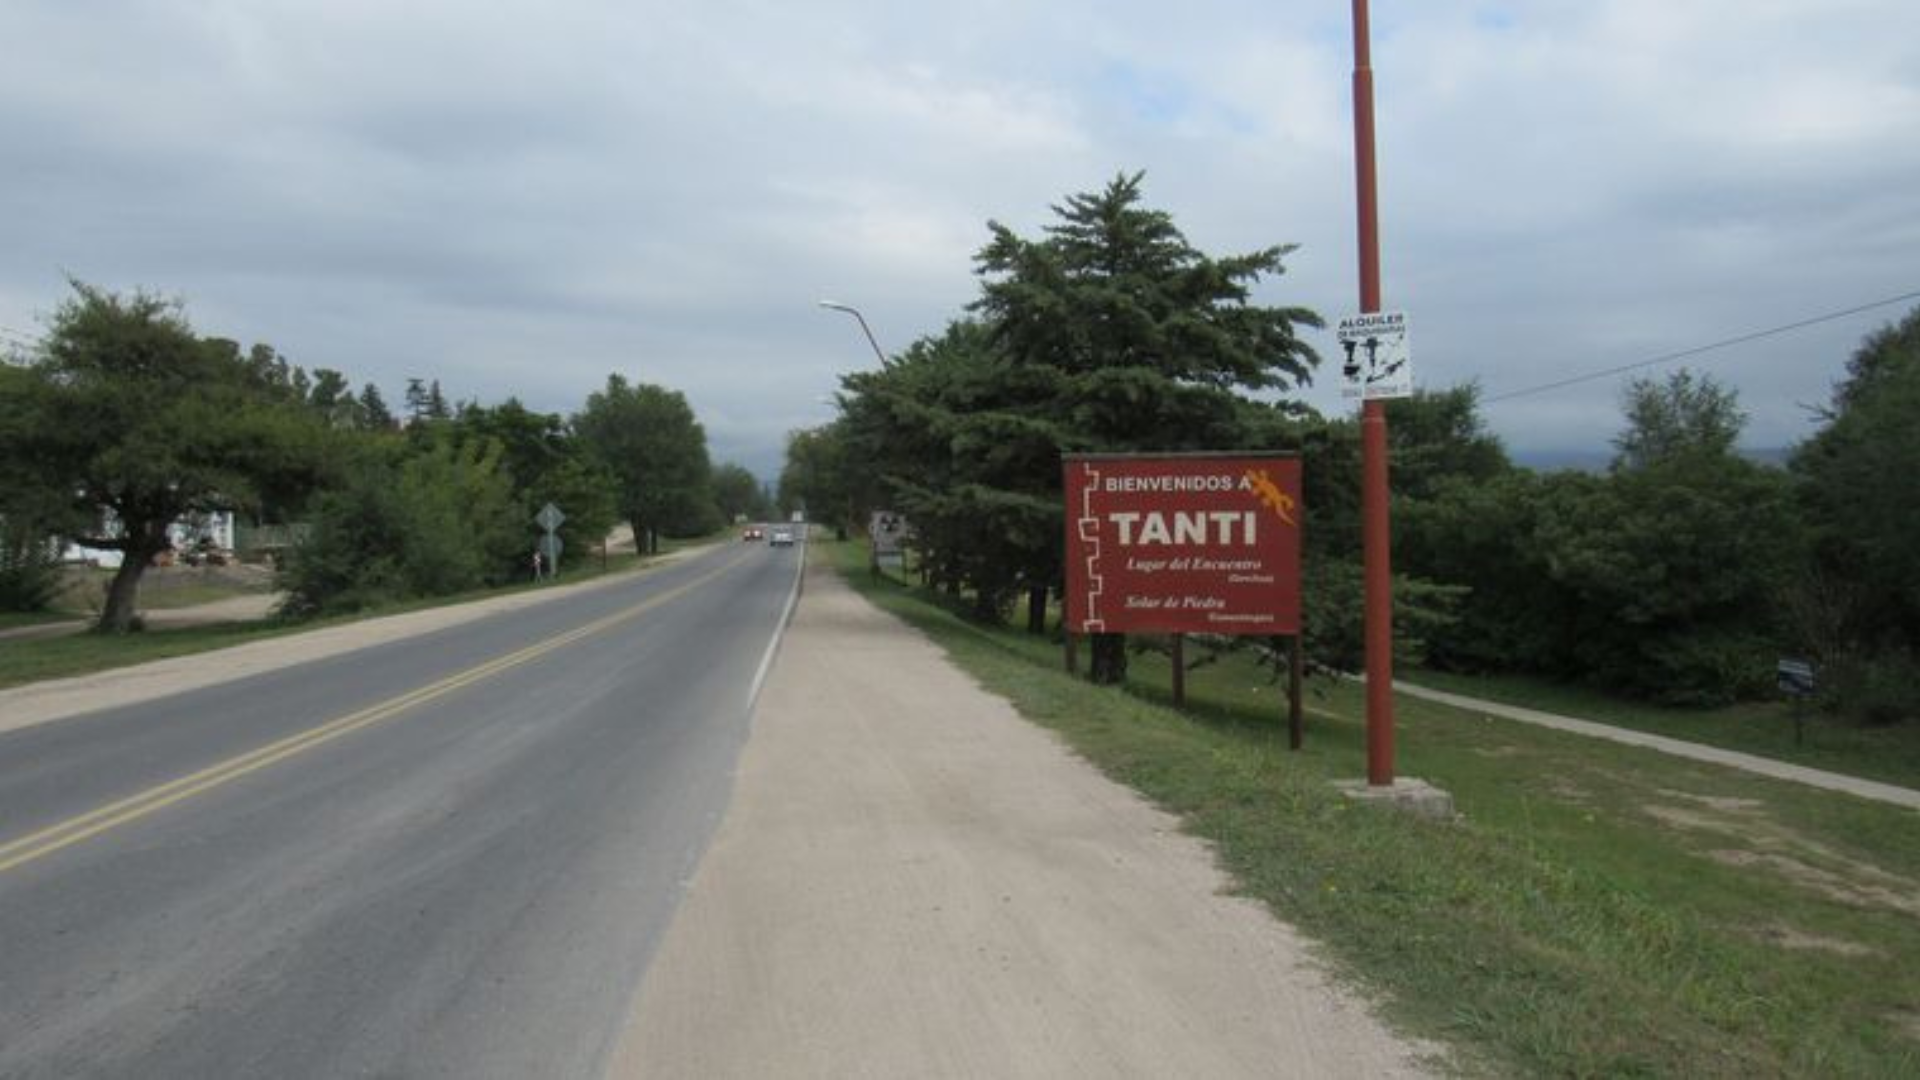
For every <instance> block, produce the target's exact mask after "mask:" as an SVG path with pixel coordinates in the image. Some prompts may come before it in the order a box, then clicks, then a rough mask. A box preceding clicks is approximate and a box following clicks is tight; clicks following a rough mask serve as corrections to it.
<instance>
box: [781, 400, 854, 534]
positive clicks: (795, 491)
mask: <svg viewBox="0 0 1920 1080" xmlns="http://www.w3.org/2000/svg"><path fill="white" fill-rule="evenodd" d="M852 438H853V433H852V430H851V427H850V425H849V422H848V420H847V419H846V418H845V417H842V418H841V419H839V420H836V421H834V422H833V423H831V424H824V425H822V426H820V427H817V428H809V429H805V430H801V431H792V432H788V433H787V456H786V464H785V465H783V466H782V467H781V469H780V482H779V489H778V491H777V493H776V501H777V502H778V503H779V508H780V510H781V511H782V512H787V513H790V512H793V511H796V510H804V511H805V512H806V514H807V516H808V517H809V518H811V519H813V520H815V521H819V522H822V523H831V524H832V525H833V526H834V527H835V529H836V530H837V531H838V532H839V534H840V537H841V539H845V538H846V536H847V530H848V529H849V528H858V527H859V519H860V518H861V517H862V515H863V513H864V512H865V511H867V510H870V509H873V508H874V507H875V506H876V505H877V503H876V501H875V496H874V495H873V494H872V486H873V480H872V476H871V470H870V469H868V468H866V467H865V466H866V465H867V464H869V462H866V461H862V460H860V459H858V458H856V456H855V452H854V450H853V447H852Z"/></svg>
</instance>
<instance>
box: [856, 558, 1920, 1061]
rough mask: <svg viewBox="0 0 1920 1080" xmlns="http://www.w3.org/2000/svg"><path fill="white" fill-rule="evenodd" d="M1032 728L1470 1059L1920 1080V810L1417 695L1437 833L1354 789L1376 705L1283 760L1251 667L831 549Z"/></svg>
mask: <svg viewBox="0 0 1920 1080" xmlns="http://www.w3.org/2000/svg"><path fill="white" fill-rule="evenodd" d="M818 548H819V549H821V550H820V552H819V553H820V554H824V555H826V556H828V557H829V558H831V559H833V560H834V561H835V562H836V564H837V565H838V566H839V567H840V569H841V570H842V572H843V573H844V574H845V575H846V577H847V579H848V580H849V581H850V582H851V583H852V584H853V586H854V587H855V588H857V589H859V590H861V591H862V592H863V593H865V594H866V595H867V596H868V597H869V598H870V599H872V600H873V601H874V602H875V603H877V604H879V605H880V606H881V607H883V608H885V609H886V610H889V611H892V612H894V613H895V614H897V615H899V616H901V617H902V618H904V619H905V620H907V621H908V622H910V623H911V624H912V625H914V626H916V627H918V628H920V629H921V630H922V631H924V632H925V633H927V634H928V636H929V637H931V638H932V639H933V640H934V641H935V642H937V643H938V644H939V645H941V646H942V647H943V648H944V649H945V650H946V651H947V653H948V654H949V655H950V656H951V657H952V658H953V660H954V661H955V662H956V663H958V664H959V665H960V666H961V667H963V668H964V669H965V670H967V671H969V672H970V673H972V675H973V676H974V677H975V678H977V679H979V680H980V681H981V683H982V684H983V685H985V686H986V687H987V688H988V689H989V690H991V691H993V692H994V693H997V694H1000V695H1002V696H1004V697H1006V698H1008V699H1009V700H1011V701H1012V702H1013V703H1014V705H1015V706H1016V707H1017V708H1018V709H1019V710H1020V711H1021V712H1022V713H1023V714H1024V715H1026V716H1028V717H1029V718H1031V719H1032V720H1034V721H1036V722H1037V723H1040V724H1042V725H1044V726H1046V727H1048V728H1051V729H1053V730H1054V731H1056V732H1058V733H1059V734H1060V735H1061V737H1062V738H1064V739H1065V740H1066V741H1067V742H1068V743H1069V744H1070V745H1071V746H1072V747H1073V748H1074V749H1075V750H1076V751H1078V752H1079V753H1080V754H1082V755H1083V756H1085V757H1086V758H1087V759H1088V760H1089V761H1091V762H1093V763H1094V764H1095V765H1096V766H1098V767H1099V768H1101V769H1103V770H1104V771H1106V772H1107V773H1108V774H1109V775H1111V776H1113V777H1115V778H1116V779H1118V780H1120V781H1122V782H1124V783H1127V784H1129V785H1131V786H1133V787H1135V788H1137V789H1139V790H1140V791H1141V792H1143V793H1144V794H1146V795H1147V796H1148V797H1150V798H1152V799H1153V800H1155V801H1156V802H1158V803H1159V804H1160V805H1162V806H1164V807H1166V808H1167V809H1169V810H1170V811H1172V812H1174V813H1176V814H1178V815H1180V816H1181V818H1182V819H1183V821H1184V822H1185V825H1186V827H1187V828H1188V830H1190V831H1191V832H1193V833H1194V834H1195V835H1197V836H1200V837H1202V838H1205V839H1206V840H1208V841H1210V842H1211V843H1212V844H1213V845H1214V847H1215V849H1216V851H1217V852H1218V853H1219V857H1220V859H1221V862H1222V864H1223V865H1224V866H1225V867H1226V869H1227V870H1228V872H1229V873H1231V874H1232V875H1233V877H1234V879H1235V881H1236V882H1237V886H1238V888H1239V889H1240V890H1241V891H1243V892H1245V893H1246V894H1247V895H1249V896H1252V897H1254V898H1257V899H1258V900H1260V901H1262V902H1264V903H1265V904H1266V905H1267V906H1268V907H1269V908H1270V909H1271V910H1273V911H1274V912H1275V913H1276V914H1277V915H1278V916H1280V917H1281V918H1283V919H1285V920H1287V921H1289V922H1291V923H1293V924H1294V925H1296V926H1298V927H1300V928H1301V929H1302V930H1304V931H1305V932H1307V933H1308V934H1310V935H1312V936H1313V937H1314V938H1316V939H1317V940H1318V941H1320V942H1321V943H1322V945H1323V947H1324V949H1325V952H1326V955H1327V956H1328V958H1329V960H1330V961H1331V962H1332V963H1333V964H1334V965H1335V966H1336V968H1337V969H1339V970H1341V971H1343V972H1345V973H1347V974H1349V975H1351V976H1353V977H1355V978H1356V979H1357V980H1358V981H1359V982H1360V983H1361V984H1362V985H1364V986H1366V987H1368V988H1370V989H1371V990H1372V991H1373V992H1375V993H1377V994H1378V995H1379V997H1380V999H1381V1001H1382V1003H1383V1007H1384V1008H1385V1010H1386V1011H1387V1013H1388V1015H1389V1016H1390V1017H1392V1018H1394V1019H1395V1020H1396V1021H1397V1022H1399V1023H1400V1024H1401V1025H1403V1026H1404V1027H1405V1028H1406V1029H1407V1030H1409V1031H1411V1032H1413V1033H1416V1034H1419V1035H1424V1036H1427V1037H1431V1038H1435V1039H1438V1040H1440V1041H1442V1042H1444V1043H1446V1044H1448V1045H1450V1046H1451V1047H1453V1048H1454V1049H1455V1053H1456V1055H1457V1056H1456V1058H1455V1064H1456V1065H1457V1066H1458V1067H1459V1068H1460V1069H1461V1070H1462V1071H1465V1072H1489V1073H1502V1074H1512V1073H1517V1074H1522V1075H1548V1074H1561V1075H1574V1076H1602V1075H1604V1076H1620V1075H1629V1076H1632V1075H1640V1076H1688V1077H1691V1076H1703V1075H1704V1076H1719V1075H1730V1074H1742V1075H1756V1076H1769V1075H1795V1076H1806V1075H1834V1076H1888V1077H1894V1076H1911V1075H1916V1074H1920V1006H1917V1005H1916V1003H1920V963H1916V961H1920V828H1916V825H1920V815H1916V814H1915V813H1913V812H1912V811H1906V810H1900V809H1896V808H1890V807H1885V806H1880V805H1877V804H1870V803H1866V802H1863V801H1861V800H1856V799H1851V798H1848V797H1846V796H1841V795H1834V794H1830V793H1825V792H1820V791H1815V790H1811V789H1805V788H1801V787H1799V786H1796V785H1791V784H1785V783H1781V782H1777V781H1771V780H1767V779H1764V778H1760V777H1752V776H1748V775H1746V774H1742V773H1737V772H1733V771H1729V770H1725V769H1719V768H1714V767H1711V766H1706V765H1702V764H1696V763H1692V762H1687V761H1684V760H1679V759H1671V758H1667V757H1664V756H1662V755H1658V754H1655V753H1652V752H1650V751H1645V750H1640V749H1637V748H1633V747H1621V746H1613V745H1610V744H1606V743H1601V742H1597V741H1594V740H1589V739H1582V738H1579V737H1576V736H1570V735H1566V734H1563V733H1560V732H1555V731H1550V730H1545V729H1540V728H1533V727H1528V726H1525V725H1520V724H1514V723H1509V722H1505V721H1498V720H1491V719H1487V718H1485V717H1481V716H1478V715H1475V714H1471V713H1465V712H1461V711H1459V710H1455V709H1450V708H1447V707H1444V706H1438V705H1429V704H1426V703H1422V702H1419V701H1416V700H1412V699H1401V700H1400V702H1399V705H1398V721H1399V723H1398V728H1399V744H1400V764H1401V769H1402V771H1403V772H1404V773H1405V774H1408V775H1416V776H1420V777H1422V778H1424V779H1427V780H1430V781H1432V782H1434V783H1436V784H1438V785H1440V786H1441V787H1444V788H1446V789H1447V790H1449V791H1450V792H1452V793H1453V795H1454V798H1455V800H1456V803H1457V805H1458V806H1459V808H1460V809H1461V811H1462V813H1463V815H1464V816H1463V818H1462V819H1461V820H1459V821H1457V822H1455V823H1452V824H1439V823H1429V822H1423V821H1419V820H1414V819H1410V818H1406V817H1402V816H1399V815H1396V814H1394V813H1392V812H1390V811H1386V810H1382V809H1379V808H1374V807H1363V806H1355V805H1352V804H1349V803H1348V802H1346V801H1345V800H1344V799H1342V798H1340V797H1339V796H1338V795H1336V794H1335V793H1334V792H1333V791H1332V789H1331V788H1330V786H1329V784H1328V781H1329V780H1331V779H1334V778H1342V777H1351V776H1356V775H1358V774H1359V773H1361V771H1362V769H1363V750H1362V743H1363V731H1362V723H1361V721H1360V719H1359V717H1360V715H1361V703H1360V700H1359V696H1358V694H1357V693H1356V691H1355V689H1354V688H1352V687H1348V686H1335V687H1330V688H1322V689H1321V690H1319V691H1318V692H1316V693H1315V695H1314V698H1313V700H1314V711H1313V715H1312V717H1311V719H1310V722H1309V726H1308V736H1307V748H1306V750H1305V751H1303V752H1301V753H1298V754H1293V753H1289V752H1288V751H1287V749H1286V743H1285V734H1284V730H1283V729H1284V724H1283V722H1282V711H1281V704H1280V698H1281V695H1280V694H1279V692H1278V688H1277V687H1275V686H1274V685H1272V684H1271V683H1270V682H1269V677H1268V675H1267V674H1266V672H1264V671H1262V670H1260V669H1257V668H1255V667H1254V666H1253V665H1252V664H1251V663H1249V662H1248V661H1246V660H1245V659H1244V658H1238V657H1235V658H1229V659H1227V660H1223V661H1222V662H1220V663H1217V664H1214V665H1211V666H1208V667H1205V668H1201V669H1198V670H1196V671H1194V672H1192V673H1191V674H1190V676H1189V679H1188V693H1189V707H1188V709H1187V710H1186V711H1184V712H1175V711H1173V710H1171V709H1169V708H1167V707H1166V706H1165V705H1163V704H1160V703H1159V702H1160V701H1163V700H1164V699H1165V695H1166V686H1167V682H1168V671H1167V668H1166V664H1165V661H1164V660H1163V659H1161V658H1159V657H1153V656H1137V657H1135V660H1134V664H1133V671H1132V685H1130V686H1129V687H1128V688H1127V690H1125V691H1122V690H1116V689H1103V688H1096V687H1092V686H1089V685H1087V684H1085V683H1084V682H1081V681H1078V680H1075V679H1073V678H1070V677H1068V676H1066V675H1065V674H1064V673H1062V672H1061V671H1060V657H1059V649H1058V646H1057V645H1052V644H1049V643H1047V642H1044V641H1039V640H1036V639H1033V638H1030V637H1028V636H1027V635H1025V634H1022V633H1019V632H1017V631H1013V630H1007V629H1002V628H991V627H983V626H980V625H978V624H975V623H972V622H969V621H967V620H966V619H964V618H962V617H961V616H959V615H956V614H955V613H953V612H951V611H949V610H947V609H946V608H944V607H942V606H941V605H940V604H939V603H937V602H935V601H934V600H932V599H930V598H929V597H928V596H927V595H926V594H924V593H921V592H919V591H917V590H910V589H907V588H905V587H903V586H901V585H898V584H894V583H889V582H886V581H875V580H873V579H872V578H870V577H869V575H868V574H867V572H866V560H865V555H864V552H863V551H862V550H861V549H859V548H858V547H856V546H854V545H850V544H840V545H835V544H822V545H818Z"/></svg>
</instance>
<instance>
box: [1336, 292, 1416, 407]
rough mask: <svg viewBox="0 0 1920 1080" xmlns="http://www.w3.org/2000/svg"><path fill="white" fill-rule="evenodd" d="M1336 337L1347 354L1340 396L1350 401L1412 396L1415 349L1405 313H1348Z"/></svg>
mask: <svg viewBox="0 0 1920 1080" xmlns="http://www.w3.org/2000/svg"><path fill="white" fill-rule="evenodd" d="M1334 336H1335V338H1336V339H1337V340H1338V341H1339V342H1340V350H1341V352H1343V353H1345V354H1346V355H1345V356H1344V357H1343V359H1342V361H1341V364H1340V374H1341V376H1342V377H1343V379H1344V380H1345V381H1344V382H1343V383H1342V384H1341V387H1340V396H1342V397H1344V398H1346V399H1347V400H1348V401H1374V400H1377V399H1380V398H1403V397H1412V396H1413V350H1412V347H1411V345H1410V344H1409V342H1408V335H1407V313H1406V312H1404V311H1376V312H1372V313H1370V314H1366V315H1349V316H1347V317H1346V318H1344V319H1341V320H1340V326H1339V328H1338V329H1337V330H1336V332H1335V335H1334Z"/></svg>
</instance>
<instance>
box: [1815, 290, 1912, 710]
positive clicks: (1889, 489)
mask: <svg viewBox="0 0 1920 1080" xmlns="http://www.w3.org/2000/svg"><path fill="white" fill-rule="evenodd" d="M1826 421H1827V422H1826V425H1825V426H1824V427H1823V428H1822V429H1821V430H1820V431H1819V432H1818V433H1817V434H1815V435H1814V436H1813V437H1812V438H1811V439H1808V440H1807V441H1806V442H1805V443H1804V444H1802V445H1801V446H1800V447H1799V448H1798V449H1797V450H1796V451H1795V453H1794V456H1793V462H1792V469H1793V472H1794V473H1795V475H1796V476H1797V477H1798V478H1799V480H1800V485H1799V487H1800V497H1801V500H1802V503H1803V505H1805V506H1806V508H1807V511H1808V519H1809V521H1810V522H1812V526H1813V532H1814V541H1813V542H1814V558H1813V561H1812V566H1811V567H1810V571H1809V573H1808V574H1807V575H1806V577H1805V578H1804V579H1803V580H1804V584H1803V586H1802V587H1801V588H1800V589H1799V590H1798V595H1797V600H1798V603H1796V605H1795V607H1796V614H1797V615H1798V616H1799V625H1798V627H1797V629H1798V630H1799V632H1800V634H1801V636H1802V637H1803V639H1805V640H1807V641H1808V643H1809V644H1810V645H1812V646H1813V648H1814V649H1815V650H1816V651H1817V652H1818V653H1819V654H1820V655H1821V659H1823V660H1825V661H1826V666H1827V668H1828V671H1829V673H1830V674H1831V676H1832V679H1831V680H1830V681H1831V682H1832V684H1833V686H1834V690H1835V693H1836V697H1837V698H1838V699H1839V700H1840V702H1841V704H1843V705H1845V706H1846V707H1848V708H1849V709H1850V710H1852V711H1855V712H1857V713H1860V714H1862V715H1864V716H1866V717H1868V718H1870V719H1873V720H1879V721H1890V720H1894V719H1900V718H1905V717H1913V716H1916V715H1920V704H1916V699H1915V694H1914V687H1915V685H1917V684H1920V540H1916V537H1920V308H1916V309H1915V310H1913V311H1912V312H1910V313H1908V314H1907V316H1906V317H1905V318H1903V319H1901V320H1900V321H1899V322H1898V323H1896V324H1894V325H1891V326H1888V327H1886V328H1884V329H1882V330H1880V331H1878V332H1876V333H1874V334H1872V335H1871V336H1869V337H1868V338H1867V339H1866V341H1864V342H1863V343H1862V344H1861V346H1860V348H1859V349H1858V350H1857V351H1856V352H1855V353H1854V355H1853V357H1852V359H1851V360H1850V361H1849V362H1848V364H1847V375H1846V378H1845V379H1843V380H1842V381H1841V382H1840V383H1839V385H1838V386H1836V387H1835V388H1834V393H1833V401H1832V403H1831V404H1830V405H1829V406H1828V409H1827V412H1826Z"/></svg>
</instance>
